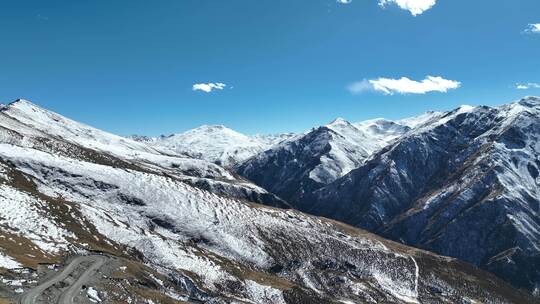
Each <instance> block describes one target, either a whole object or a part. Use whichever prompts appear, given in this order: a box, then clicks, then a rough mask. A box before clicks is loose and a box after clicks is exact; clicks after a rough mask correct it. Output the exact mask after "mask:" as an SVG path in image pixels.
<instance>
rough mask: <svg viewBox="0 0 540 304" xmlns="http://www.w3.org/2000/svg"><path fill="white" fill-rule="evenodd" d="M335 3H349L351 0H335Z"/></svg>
mask: <svg viewBox="0 0 540 304" xmlns="http://www.w3.org/2000/svg"><path fill="white" fill-rule="evenodd" d="M336 1H337V3H341V4H349V3H351V2H352V0H336Z"/></svg>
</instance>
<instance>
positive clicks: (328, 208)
mask: <svg viewBox="0 0 540 304" xmlns="http://www.w3.org/2000/svg"><path fill="white" fill-rule="evenodd" d="M539 168H540V99H538V98H534V97H530V98H525V99H523V100H521V101H519V102H516V103H512V104H509V105H504V106H500V107H497V108H489V107H476V108H472V107H462V108H459V109H457V110H455V111H453V112H449V113H447V114H446V115H443V116H442V117H440V118H439V119H437V120H435V121H432V122H431V123H428V124H424V125H422V126H420V127H418V128H416V129H414V130H413V131H411V132H408V133H406V134H405V135H404V136H403V137H402V138H400V139H399V140H397V141H396V142H395V143H393V144H391V145H389V146H387V147H385V148H384V149H383V150H382V151H379V152H377V153H376V154H375V155H374V156H373V157H371V158H370V159H369V160H368V161H367V162H366V163H364V164H363V165H362V166H360V167H359V168H357V169H355V170H353V171H352V172H350V173H349V174H347V175H345V176H344V177H342V178H340V179H338V180H336V181H335V182H333V183H331V184H329V185H327V186H325V187H323V188H321V189H319V190H317V191H315V192H313V193H311V195H310V196H307V197H306V198H305V200H306V201H309V202H310V203H313V206H312V207H311V208H310V209H309V210H306V211H309V212H311V213H313V214H317V215H323V216H325V217H330V218H334V219H337V220H340V221H344V222H346V223H349V224H352V225H354V226H357V227H361V228H364V229H367V230H369V231H373V232H376V233H378V234H381V235H383V236H387V237H389V238H392V239H394V240H398V241H401V242H404V243H406V244H409V245H413V246H418V247H420V248H424V249H428V250H431V251H434V252H437V253H439V254H443V255H447V256H451V257H455V258H458V259H461V260H464V261H468V262H471V263H473V264H475V265H478V266H480V267H481V268H483V269H486V270H489V271H491V272H493V273H495V274H497V275H498V276H500V277H501V278H504V279H505V280H507V281H509V282H511V283H512V284H514V285H515V286H517V287H520V288H526V289H529V290H531V291H533V292H534V293H536V294H538V292H540V245H539V244H540V216H539V211H540V206H539V204H540V178H539V171H540V170H539Z"/></svg>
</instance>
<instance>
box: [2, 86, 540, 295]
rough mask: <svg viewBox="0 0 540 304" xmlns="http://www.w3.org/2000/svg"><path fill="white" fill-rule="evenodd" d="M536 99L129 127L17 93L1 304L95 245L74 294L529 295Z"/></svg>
mask: <svg viewBox="0 0 540 304" xmlns="http://www.w3.org/2000/svg"><path fill="white" fill-rule="evenodd" d="M539 112H540V99H538V98H534V97H530V98H525V99H523V100H521V101H519V102H516V103H512V104H509V105H505V106H501V107H497V108H489V107H461V108H459V109H456V110H454V111H451V112H447V113H439V112H429V113H426V114H424V115H421V116H419V117H415V118H411V119H405V120H399V121H389V120H384V119H377V120H371V121H365V122H360V123H349V122H347V121H345V120H343V119H336V120H335V121H333V122H331V123H330V124H328V125H325V126H321V127H317V128H314V129H312V130H309V131H307V132H305V133H302V134H283V135H276V136H246V135H243V134H240V133H238V132H235V131H233V130H230V129H228V128H226V127H224V126H202V127H199V128H197V129H194V130H191V131H188V132H185V133H181V134H176V135H172V136H162V137H158V138H149V137H144V136H131V137H130V138H124V137H120V136H116V135H113V134H110V133H107V132H104V131H101V130H99V129H95V128H93V127H90V126H87V125H84V124H81V123H79V122H76V121H73V120H70V119H68V118H66V117H63V116H61V115H59V114H56V113H54V112H51V111H48V110H46V109H43V108H41V107H39V106H37V105H34V104H32V103H30V102H28V101H25V100H18V101H16V102H13V103H11V104H9V105H4V106H1V107H0V276H1V278H2V282H3V284H5V286H0V302H1V301H2V298H11V299H16V300H17V299H29V298H30V299H31V298H32V297H31V296H33V295H34V294H35V295H36V297H37V298H36V301H35V303H39V302H40V301H41V302H47V301H49V300H50V299H59V298H61V297H62V296H64V295H65V294H66V292H67V291H68V289H70V288H71V287H72V286H76V285H74V284H75V283H74V282H75V281H76V280H74V279H73V278H71V279H65V280H64V281H62V282H61V283H58V284H56V285H54V286H52V287H46V288H44V289H43V290H42V289H40V288H41V287H37V288H36V286H44V285H40V284H46V282H48V281H47V280H49V279H50V278H51V277H52V276H54V275H55V273H56V274H57V273H59V272H55V269H56V270H62V269H63V270H64V271H67V270H66V269H68V267H70V266H71V265H73V257H74V256H75V257H76V256H87V255H98V256H100V257H104V258H102V259H97V258H94V259H96V260H97V261H100V263H103V264H99V265H98V266H96V267H99V272H97V273H98V274H94V277H92V276H91V275H90V277H89V278H87V281H86V282H85V283H84V285H85V287H89V286H90V287H91V288H92V289H88V292H86V291H81V292H80V293H79V294H76V297H78V299H79V300H81V301H90V299H92V301H95V299H96V297H97V298H100V299H104V301H105V302H107V303H126V302H130V303H152V302H154V303H178V302H180V303H533V302H535V301H538V298H534V297H533V295H538V292H539V291H538V290H539V285H538V284H539V281H540V279H539V269H540V267H538V265H539V264H538V257H539V255H538V254H539V249H538V247H539V246H538V244H539V243H540V242H539V232H538V231H539V222H540V221H539V217H538V212H539V205H538V204H539V192H538V191H539V187H538V186H539V184H540V181H539V173H538V172H539V168H540V157H539V154H538V151H539V147H540V146H539V145H540V144H539V141H538V139H539V138H538V137H539V136H540V119H539V118H540V117H539ZM276 207H277V208H276ZM294 209H298V210H299V211H297V210H294ZM302 212H306V213H311V214H313V215H322V216H324V217H326V218H328V219H325V218H322V217H316V216H313V215H308V214H306V213H302ZM336 220H337V221H336ZM338 221H342V222H344V223H347V224H350V225H352V226H356V227H360V228H364V229H367V230H369V231H372V232H375V233H376V234H379V235H376V234H372V233H369V232H367V231H365V230H362V229H360V228H356V227H352V226H349V225H347V224H343V223H340V222H338ZM381 236H384V237H388V238H391V239H393V240H395V241H398V242H394V241H390V240H386V239H384V238H383V237H381ZM400 243H405V244H409V245H413V246H417V247H419V248H421V249H416V248H413V247H408V246H407V245H403V244H400ZM423 249H426V250H429V251H433V252H435V253H431V252H429V251H426V250H423ZM436 253H439V254H442V255H446V256H450V257H455V258H457V259H455V258H450V257H445V256H441V255H437V254H436ZM105 257H106V258H105ZM463 261H465V262H463ZM70 262H71V264H70ZM467 262H469V263H472V264H475V265H477V266H480V267H481V268H483V269H484V270H487V271H489V272H492V273H494V274H495V275H497V276H498V277H500V278H502V279H503V280H506V281H507V282H508V283H510V284H507V283H506V282H504V281H503V280H500V279H499V278H497V277H496V276H494V275H492V274H490V273H489V272H486V271H483V270H480V269H478V268H476V267H474V266H473V265H470V264H469V263H467ZM43 265H48V267H44V266H43ZM67 265H70V266H67ZM83 266H85V265H83ZM73 267H76V266H73ZM81 267H82V266H81ZM77 269H78V268H77ZM77 269H76V271H74V273H80V272H81V271H82V270H80V269H79V270H77ZM83 278H84V277H83V276H81V277H80V278H79V280H82V279H83ZM511 285H513V287H512V286H511ZM520 289H521V290H520ZM21 295H22V298H21ZM84 298H86V299H84ZM83 299H84V300H83ZM55 301H56V300H55ZM150 301H152V302H150Z"/></svg>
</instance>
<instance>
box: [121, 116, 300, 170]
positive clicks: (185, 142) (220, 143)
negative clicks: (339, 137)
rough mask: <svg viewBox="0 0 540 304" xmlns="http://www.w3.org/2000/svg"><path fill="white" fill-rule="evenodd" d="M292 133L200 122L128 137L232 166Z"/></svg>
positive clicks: (288, 136)
mask: <svg viewBox="0 0 540 304" xmlns="http://www.w3.org/2000/svg"><path fill="white" fill-rule="evenodd" d="M294 136H295V135H294V134H292V133H290V134H279V135H256V136H247V135H244V134H241V133H238V132H236V131H234V130H231V129H229V128H227V127H225V126H222V125H214V126H209V125H204V126H200V127H198V128H195V129H192V130H189V131H186V132H184V133H179V134H173V135H170V136H159V137H147V136H137V135H134V136H130V137H129V138H132V139H134V140H136V141H140V142H146V143H148V144H150V145H151V146H153V147H155V148H157V149H164V150H165V151H167V150H168V151H173V152H174V153H175V154H177V155H185V156H189V157H192V158H197V159H202V160H206V161H208V162H212V163H215V164H218V165H220V166H223V167H233V166H235V165H237V164H239V163H241V162H243V161H245V160H246V159H248V158H250V157H252V156H253V155H255V154H257V153H260V152H262V151H265V150H267V149H269V148H271V147H273V146H275V145H277V144H279V143H281V142H283V141H285V140H287V139H289V138H292V137H294Z"/></svg>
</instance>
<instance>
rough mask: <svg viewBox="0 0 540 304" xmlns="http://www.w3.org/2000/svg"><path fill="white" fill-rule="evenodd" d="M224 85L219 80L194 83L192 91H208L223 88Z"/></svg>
mask: <svg viewBox="0 0 540 304" xmlns="http://www.w3.org/2000/svg"><path fill="white" fill-rule="evenodd" d="M226 86H227V85H226V84H224V83H221V82H209V83H196V84H194V85H193V91H203V92H206V93H210V92H212V91H213V90H223V89H224V88H225V87H226Z"/></svg>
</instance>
